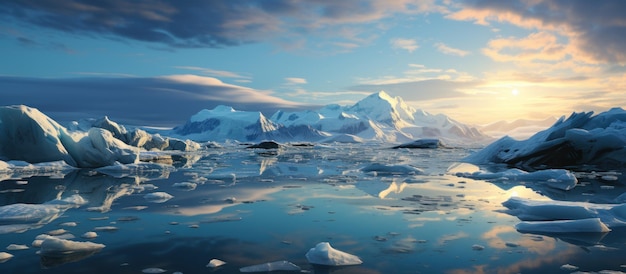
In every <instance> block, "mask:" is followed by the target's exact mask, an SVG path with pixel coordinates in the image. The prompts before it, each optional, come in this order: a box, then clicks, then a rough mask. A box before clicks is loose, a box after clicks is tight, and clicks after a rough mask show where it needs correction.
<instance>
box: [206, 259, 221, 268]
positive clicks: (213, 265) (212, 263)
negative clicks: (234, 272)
mask: <svg viewBox="0 0 626 274" xmlns="http://www.w3.org/2000/svg"><path fill="white" fill-rule="evenodd" d="M225 264H226V262H224V261H222V260H220V259H211V260H210V261H209V263H208V264H207V265H206V267H210V268H216V267H220V266H223V265H225Z"/></svg>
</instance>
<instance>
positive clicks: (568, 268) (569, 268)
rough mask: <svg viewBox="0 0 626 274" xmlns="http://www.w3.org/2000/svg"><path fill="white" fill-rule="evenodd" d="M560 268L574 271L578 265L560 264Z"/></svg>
mask: <svg viewBox="0 0 626 274" xmlns="http://www.w3.org/2000/svg"><path fill="white" fill-rule="evenodd" d="M561 269H563V270H567V271H576V270H578V266H575V265H571V264H564V265H562V266H561Z"/></svg>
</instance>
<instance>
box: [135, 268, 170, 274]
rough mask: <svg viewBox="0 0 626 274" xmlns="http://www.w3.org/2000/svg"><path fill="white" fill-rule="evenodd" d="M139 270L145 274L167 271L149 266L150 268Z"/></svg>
mask: <svg viewBox="0 0 626 274" xmlns="http://www.w3.org/2000/svg"><path fill="white" fill-rule="evenodd" d="M141 272H143V273H146V274H159V273H165V272H167V270H165V269H162V268H158V267H150V268H144V269H143V270H141Z"/></svg>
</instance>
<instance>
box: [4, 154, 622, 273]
mask: <svg viewBox="0 0 626 274" xmlns="http://www.w3.org/2000/svg"><path fill="white" fill-rule="evenodd" d="M472 151H473V150H472V149H467V148H453V149H428V150H408V149H406V150H405V149H401V150H392V149H387V148H381V147H378V146H372V145H337V146H334V145H333V146H320V145H317V146H314V147H287V148H284V149H280V150H278V151H265V150H250V149H244V148H240V147H237V146H227V147H225V148H215V149H210V150H207V151H203V152H200V153H192V154H186V155H174V156H173V157H172V160H173V165H171V166H169V167H166V166H158V165H146V166H142V168H141V169H129V170H114V171H111V170H109V171H95V170H60V171H55V170H31V171H22V172H21V173H19V174H12V175H10V176H9V175H7V176H5V179H4V181H2V182H0V206H7V205H11V204H20V203H21V204H44V203H49V202H50V201H58V200H60V199H64V198H67V197H72V196H73V195H79V196H80V197H82V198H83V199H84V200H85V201H86V203H85V204H81V205H76V206H74V207H69V208H66V209H63V210H61V211H60V212H59V213H58V214H56V215H54V216H47V217H46V218H43V219H39V220H37V221H36V223H32V222H30V223H29V222H25V221H15V220H12V221H8V220H4V221H1V222H0V232H1V233H2V234H0V252H3V251H4V252H8V253H10V254H12V255H13V256H14V257H12V258H11V259H9V260H8V261H6V262H4V263H0V273H142V271H144V270H146V269H149V268H158V269H162V270H164V271H165V272H163V273H175V272H182V273H213V272H215V273H239V269H240V268H241V267H245V266H250V265H255V264H261V263H267V262H273V261H282V260H287V261H290V262H292V263H293V264H295V265H297V266H299V267H300V268H301V269H302V271H301V272H306V273H337V274H339V273H571V272H574V271H575V270H576V268H574V267H577V268H578V269H577V270H578V271H596V272H597V271H602V270H613V271H621V270H624V269H625V268H623V265H624V264H626V256H625V255H626V251H625V250H626V248H625V246H624V244H625V243H626V233H624V232H623V231H612V232H610V233H608V234H601V235H597V234H592V235H533V234H522V233H519V232H517V231H516V230H515V228H514V226H515V224H517V223H518V222H519V220H518V219H517V218H516V217H514V216H510V215H508V214H505V213H501V212H499V211H500V210H502V209H503V206H502V205H501V203H502V202H503V201H505V200H507V199H508V198H510V197H511V196H520V197H526V198H532V199H540V200H549V199H560V200H572V201H590V200H592V199H594V198H597V197H602V199H610V198H611V197H615V196H617V195H619V194H621V193H623V192H624V191H626V189H624V187H623V185H622V184H621V183H620V182H619V181H617V182H614V183H613V185H612V186H611V187H601V188H600V187H598V186H597V184H595V183H594V182H589V184H584V185H582V186H579V187H577V188H575V189H574V190H572V191H570V192H564V191H560V190H553V189H549V188H545V186H544V187H542V188H540V187H539V186H535V185H534V184H532V182H526V183H519V184H510V183H508V184H507V183H506V182H500V183H490V182H486V181H479V180H472V179H466V178H459V177H456V176H454V175H453V174H454V172H456V171H461V170H464V169H473V168H475V167H472V166H469V165H462V164H461V165H459V164H458V163H457V162H458V160H459V159H461V158H463V157H464V156H466V155H468V154H469V153H471V152H472ZM166 160H169V159H166ZM372 163H378V164H385V165H401V166H413V167H417V168H420V169H422V170H424V174H411V173H384V172H367V173H366V172H362V171H361V170H360V169H361V168H363V167H365V166H367V165H370V164H372ZM157 192H164V193H167V194H169V195H171V196H173V197H171V198H170V199H151V198H150V196H146V195H147V194H150V193H157ZM74 197H75V196H74ZM164 198H167V197H164ZM0 218H1V216H0ZM16 223H19V224H20V225H21V226H19V229H16V228H15V226H14V225H15V224H16ZM59 229H63V230H62V231H61V230H59ZM86 232H96V234H97V237H95V238H89V239H86V238H83V237H81V236H82V235H83V234H84V233H86ZM46 233H48V234H60V235H62V237H68V238H71V237H72V236H73V237H74V238H73V239H72V240H73V241H81V242H84V241H91V242H94V243H99V244H103V245H105V247H104V248H102V249H101V250H100V251H99V252H96V253H93V254H83V255H80V256H67V257H63V256H55V257H54V258H50V257H46V256H40V255H38V254H37V251H38V250H39V248H37V247H33V246H32V243H33V241H34V240H35V239H36V237H37V236H38V235H40V234H46ZM319 242H329V243H330V244H331V245H332V246H333V247H335V248H336V249H339V250H342V251H345V252H348V253H350V254H354V255H356V256H359V257H360V258H361V259H362V261H363V264H361V265H356V266H344V267H320V266H313V265H311V264H310V263H309V262H308V261H307V260H306V258H305V256H304V255H305V253H306V252H307V251H308V250H309V249H310V248H312V247H314V246H315V245H316V244H317V243H319ZM10 244H17V245H26V246H27V247H28V248H27V249H21V250H7V249H6V247H8V246H9V245H10ZM213 258H217V259H220V260H222V261H225V262H226V263H227V264H225V265H223V266H220V267H218V268H207V266H206V265H207V264H208V262H209V261H210V260H211V259H213ZM567 264H569V265H570V266H569V267H568V266H566V267H563V266H564V265H567ZM277 273H281V272H277ZM285 273H293V272H285ZM296 273H297V272H296Z"/></svg>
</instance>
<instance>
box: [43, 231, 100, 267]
mask: <svg viewBox="0 0 626 274" xmlns="http://www.w3.org/2000/svg"><path fill="white" fill-rule="evenodd" d="M104 247H105V245H103V244H97V243H92V242H77V241H71V240H64V239H59V238H57V237H54V236H48V237H46V238H45V239H43V240H42V242H41V246H40V250H39V251H38V252H37V253H38V254H39V255H40V256H41V258H42V264H43V265H44V266H47V267H52V266H57V265H61V264H65V263H69V262H75V261H79V260H82V259H84V258H87V257H89V256H91V255H93V254H95V253H97V252H99V251H100V250H102V249H103V248H104Z"/></svg>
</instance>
